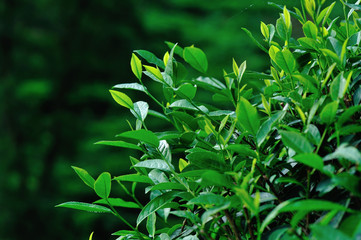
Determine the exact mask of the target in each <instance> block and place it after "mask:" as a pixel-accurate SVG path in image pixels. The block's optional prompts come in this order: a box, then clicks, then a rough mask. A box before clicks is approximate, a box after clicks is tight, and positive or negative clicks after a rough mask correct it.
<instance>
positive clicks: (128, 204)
mask: <svg viewBox="0 0 361 240" xmlns="http://www.w3.org/2000/svg"><path fill="white" fill-rule="evenodd" d="M108 201H109V203H110V205H112V206H113V207H123V208H140V207H139V205H138V204H136V203H134V202H127V201H124V200H123V199H121V198H108ZM108 201H107V200H106V199H99V200H97V201H95V202H94V203H98V204H105V205H108Z"/></svg>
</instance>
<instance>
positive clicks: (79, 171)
mask: <svg viewBox="0 0 361 240" xmlns="http://www.w3.org/2000/svg"><path fill="white" fill-rule="evenodd" d="M72 168H73V169H74V171H75V172H76V174H78V176H79V177H80V179H81V180H83V182H84V183H85V184H86V185H88V186H89V187H91V188H92V189H94V182H95V180H94V178H93V177H92V176H90V174H89V173H88V172H87V171H86V170H84V169H82V168H79V167H75V166H72Z"/></svg>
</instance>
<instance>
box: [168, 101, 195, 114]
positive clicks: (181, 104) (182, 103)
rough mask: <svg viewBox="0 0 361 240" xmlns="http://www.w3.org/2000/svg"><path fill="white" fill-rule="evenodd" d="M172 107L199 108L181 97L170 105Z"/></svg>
mask: <svg viewBox="0 0 361 240" xmlns="http://www.w3.org/2000/svg"><path fill="white" fill-rule="evenodd" d="M169 107H170V108H181V109H188V110H193V111H198V109H197V108H196V107H195V106H193V105H192V104H191V103H190V102H189V101H188V100H186V99H181V100H177V101H175V102H173V103H172V104H171V105H169Z"/></svg>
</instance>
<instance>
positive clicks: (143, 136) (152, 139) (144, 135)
mask: <svg viewBox="0 0 361 240" xmlns="http://www.w3.org/2000/svg"><path fill="white" fill-rule="evenodd" d="M116 137H121V138H129V139H135V140H139V141H142V142H144V143H147V144H149V145H152V146H154V147H158V146H159V139H158V137H157V136H156V135H155V134H154V133H153V132H151V131H148V130H144V129H140V130H135V131H127V132H123V133H121V134H118V135H116Z"/></svg>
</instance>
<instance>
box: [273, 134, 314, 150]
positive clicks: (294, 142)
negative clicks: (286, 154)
mask: <svg viewBox="0 0 361 240" xmlns="http://www.w3.org/2000/svg"><path fill="white" fill-rule="evenodd" d="M279 133H280V134H281V136H282V142H283V143H284V144H285V145H286V146H287V147H290V148H292V149H293V150H294V151H295V152H296V153H311V152H312V151H313V147H312V145H311V144H310V143H309V142H308V140H307V139H306V138H305V137H304V136H302V135H301V134H300V133H297V132H287V131H279Z"/></svg>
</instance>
